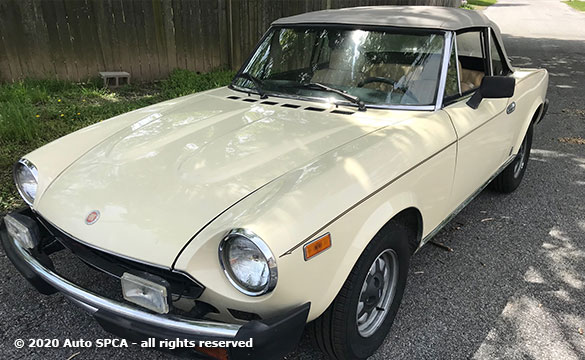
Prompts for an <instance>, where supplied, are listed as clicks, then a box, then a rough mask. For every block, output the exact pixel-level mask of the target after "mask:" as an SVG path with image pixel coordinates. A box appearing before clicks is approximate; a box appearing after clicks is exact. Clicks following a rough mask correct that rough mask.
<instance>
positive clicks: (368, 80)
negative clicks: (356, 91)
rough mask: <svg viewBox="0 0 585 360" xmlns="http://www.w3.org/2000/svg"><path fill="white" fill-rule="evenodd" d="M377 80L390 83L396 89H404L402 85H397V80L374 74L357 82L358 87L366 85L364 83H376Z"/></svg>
mask: <svg viewBox="0 0 585 360" xmlns="http://www.w3.org/2000/svg"><path fill="white" fill-rule="evenodd" d="M375 82H381V83H385V84H389V85H392V87H393V88H394V89H395V90H402V89H401V88H400V87H396V83H397V81H396V80H392V79H390V78H386V77H380V76H374V77H369V78H366V79H364V80H362V81H360V82H359V83H358V84H357V87H360V88H361V87H364V85H366V84H370V83H375Z"/></svg>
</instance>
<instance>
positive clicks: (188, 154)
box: [2, 7, 548, 359]
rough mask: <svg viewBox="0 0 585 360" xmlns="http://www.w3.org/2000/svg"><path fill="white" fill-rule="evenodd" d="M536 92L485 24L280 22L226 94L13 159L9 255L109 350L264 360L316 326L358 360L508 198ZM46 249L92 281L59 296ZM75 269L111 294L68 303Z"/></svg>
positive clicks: (466, 18)
mask: <svg viewBox="0 0 585 360" xmlns="http://www.w3.org/2000/svg"><path fill="white" fill-rule="evenodd" d="M547 83H548V75H547V72H546V71H545V70H537V69H519V68H513V67H512V66H511V65H510V63H509V61H508V57H507V56H506V52H505V50H504V48H503V45H502V41H501V38H500V35H499V31H498V28H497V26H495V25H494V24H493V23H491V22H490V21H488V20H487V19H486V18H485V17H484V16H483V15H482V14H481V13H478V12H471V11H464V10H458V9H446V8H419V7H417V8H409V7H404V8H403V7H380V8H377V7H370V8H353V9H343V10H328V11H320V12H314V13H308V14H303V15H298V16H292V17H288V18H284V19H280V20H277V21H275V22H274V23H273V24H272V26H271V28H270V30H269V31H268V32H267V33H266V35H265V36H264V37H263V38H262V40H261V41H260V43H259V45H258V46H257V48H256V49H255V50H254V52H253V54H252V55H251V56H250V58H249V60H248V61H247V62H246V64H245V65H244V66H243V67H242V68H241V70H240V71H239V72H238V73H237V75H236V76H235V78H234V81H233V83H232V84H231V85H230V86H228V87H224V88H220V89H216V90H211V91H207V92H204V93H200V94H195V95H189V96H185V97H182V98H178V99H174V100H170V101H166V102H163V103H160V104H156V105H152V106H149V107H147V108H144V109H140V110H136V111H133V112H130V113H127V114H124V115H121V116H117V117H115V118H112V119H110V120H107V121H104V122H102V123H99V124H96V125H93V126H90V127H88V128H85V129H82V130H80V131H78V132H76V133H73V134H71V135H68V136H65V137H64V138H62V139H59V140H57V141H55V142H53V143H51V144H49V145H46V146H44V147H42V148H40V149H38V150H36V151H33V152H32V153H30V154H27V155H26V156H24V157H23V158H22V160H21V161H19V162H18V164H17V165H16V168H15V179H16V185H17V187H18V189H19V191H20V193H21V195H22V197H23V198H24V200H25V201H26V202H27V203H28V204H29V205H30V208H29V209H26V210H23V211H20V212H16V213H12V214H9V215H7V216H6V217H5V219H4V223H5V230H3V235H2V243H3V245H4V247H5V249H6V253H7V255H8V257H9V258H10V259H11V260H12V262H13V263H14V265H15V266H16V267H17V268H18V270H20V272H22V274H23V275H24V276H25V277H26V278H27V279H28V280H29V281H30V282H31V283H32V284H33V285H34V286H35V287H36V288H37V289H38V290H39V291H40V292H42V293H45V294H50V293H54V292H61V293H62V294H63V295H65V296H66V297H68V298H70V299H71V300H72V301H73V302H74V303H76V304H78V305H80V306H81V307H83V308H84V309H86V310H88V311H89V312H91V313H93V314H94V316H95V317H96V319H97V320H98V321H99V322H100V324H102V325H103V326H104V327H105V328H106V329H107V330H109V331H111V332H113V333H115V334H118V335H120V336H135V335H136V336H146V337H149V336H152V337H157V338H171V339H175V338H179V339H190V340H193V341H196V340H202V339H215V340H218V339H220V340H221V339H223V340H249V339H250V338H252V339H253V344H254V347H253V348H245V347H244V348H242V347H230V348H229V349H227V350H225V351H220V352H217V351H216V352H214V354H215V355H218V354H219V355H220V356H223V357H226V356H230V357H232V358H241V357H246V356H247V357H253V358H256V359H264V358H276V357H281V356H283V355H284V354H286V353H287V352H289V351H290V350H291V349H292V348H294V346H295V344H296V343H297V342H298V340H299V338H300V335H301V333H302V331H303V329H304V328H305V325H306V324H307V323H309V324H308V326H307V328H308V330H309V331H310V332H311V334H312V336H314V338H315V340H316V343H317V344H318V345H319V346H320V348H321V349H322V351H324V352H325V353H326V354H328V355H329V356H330V357H332V358H340V359H356V358H357V359H361V358H365V357H367V356H369V355H371V354H372V353H373V352H374V351H375V350H376V349H377V348H378V347H379V346H380V344H381V343H382V341H383V340H384V337H385V336H386V334H387V332H388V330H389V329H390V326H391V325H392V322H393V320H394V317H395V315H396V312H397V310H398V307H399V305H400V301H401V298H402V294H403V291H404V288H405V285H406V276H407V270H408V264H409V258H410V256H411V255H412V254H413V252H414V251H415V250H417V249H418V248H419V247H420V246H422V245H423V244H424V243H425V242H426V241H427V240H428V239H429V238H431V237H432V236H433V235H434V234H435V233H436V232H437V231H438V230H439V229H440V228H441V227H442V226H443V225H444V224H445V223H446V222H447V221H449V219H451V218H452V217H453V216H454V214H456V213H457V212H458V211H459V210H461V208H462V207H463V206H465V204H467V203H468V202H469V201H470V200H471V199H472V198H473V197H474V196H475V195H476V194H478V193H479V192H480V191H481V190H482V189H483V188H484V187H485V186H486V185H488V184H490V183H491V185H492V187H493V188H494V189H495V190H497V191H501V192H511V191H513V190H514V189H515V188H516V187H518V185H519V184H520V181H521V180H522V177H523V175H524V172H525V170H526V165H527V161H528V156H529V153H530V146H531V141H532V133H533V127H534V124H535V123H537V122H538V121H540V119H541V118H542V116H543V114H544V113H545V111H546V108H547V101H546V88H547ZM58 251H63V252H64V253H65V254H68V255H69V256H71V257H73V258H78V259H81V260H82V261H83V263H85V264H83V263H81V262H80V265H79V266H80V268H79V269H75V271H71V269H70V267H71V266H72V265H70V264H71V262H73V260H72V261H71V262H68V263H67V264H69V265H68V267H69V268H68V269H67V268H66V269H64V270H69V271H67V272H68V273H69V274H71V273H73V275H69V277H67V278H66V276H65V275H64V274H63V271H62V270H63V269H62V268H60V267H59V264H57V263H54V262H53V261H52V260H51V254H53V253H55V252H58ZM61 257H62V256H59V258H61ZM86 264H87V265H89V267H87V266H86ZM86 268H87V269H92V271H93V272H95V276H96V277H97V276H105V278H106V279H104V280H103V281H104V282H106V280H109V281H110V282H111V286H112V289H111V291H112V293H113V295H105V294H103V293H100V292H98V291H97V290H95V289H93V288H92V286H91V285H92V284H93V283H90V284H85V285H84V286H81V285H79V282H78V281H76V279H75V276H74V275H75V274H76V273H80V272H86V270H85V269H86ZM88 271H89V270H88ZM100 284H102V283H101V282H100ZM108 290H110V289H108ZM80 335H82V334H80ZM198 351H202V352H206V351H208V350H207V349H203V348H201V349H198Z"/></svg>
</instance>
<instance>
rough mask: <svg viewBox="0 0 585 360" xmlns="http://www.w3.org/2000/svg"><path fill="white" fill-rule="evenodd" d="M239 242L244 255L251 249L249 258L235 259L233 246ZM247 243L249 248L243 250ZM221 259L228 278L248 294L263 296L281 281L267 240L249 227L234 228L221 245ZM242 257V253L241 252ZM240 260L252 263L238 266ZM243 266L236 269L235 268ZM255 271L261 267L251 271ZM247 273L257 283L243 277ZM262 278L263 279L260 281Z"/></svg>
mask: <svg viewBox="0 0 585 360" xmlns="http://www.w3.org/2000/svg"><path fill="white" fill-rule="evenodd" d="M236 242H239V246H240V248H239V249H236V250H237V251H239V252H240V253H241V254H245V251H247V252H248V256H247V257H248V258H247V259H241V258H239V257H237V258H235V259H234V257H233V256H230V255H231V252H232V249H231V247H232V246H233V245H234V243H236ZM244 244H245V245H246V246H247V249H242V248H241V247H242V245H244ZM218 253H219V262H220V264H221V267H222V269H223V271H224V273H225V275H226V277H227V279H228V280H229V282H230V283H231V284H232V285H233V286H234V287H235V288H236V289H238V290H239V291H240V292H242V293H243V294H246V295H248V296H260V295H264V294H267V293H269V292H271V291H272V290H274V288H275V287H276V283H277V281H278V270H277V266H276V258H275V257H274V255H273V254H272V251H270V248H269V247H268V245H266V243H265V242H264V241H263V240H262V239H261V238H260V237H259V236H258V235H256V234H254V233H253V232H252V231H249V230H246V229H233V230H231V231H230V232H229V233H228V234H227V235H226V236H225V237H224V238H223V240H222V241H221V242H220V244H219V249H218ZM240 257H241V255H240ZM237 261H240V262H242V261H247V262H248V265H249V266H239V265H240V264H238V263H237ZM235 266H239V267H243V268H244V270H250V271H242V269H237V270H235V271H234V267H235ZM253 270H260V271H261V272H260V273H258V272H256V273H252V271H253ZM246 275H247V276H248V280H252V282H254V283H255V284H250V283H249V282H246V279H243V276H246ZM260 280H261V282H260Z"/></svg>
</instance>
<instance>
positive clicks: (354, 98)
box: [299, 82, 366, 111]
mask: <svg viewBox="0 0 585 360" xmlns="http://www.w3.org/2000/svg"><path fill="white" fill-rule="evenodd" d="M299 86H300V87H303V88H308V89H317V90H323V91H328V92H332V93H334V94H337V95H339V96H341V97H342V98H344V99H345V100H348V101H350V102H352V103H354V104H356V105H357V107H358V110H359V111H366V104H364V102H363V101H361V100H360V98H359V97H357V96H354V95H350V94H348V93H347V92H346V91H343V90H339V89H336V88H332V87H329V86H327V85H323V84H321V83H316V82H313V83H307V84H299Z"/></svg>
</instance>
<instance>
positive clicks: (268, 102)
mask: <svg viewBox="0 0 585 360" xmlns="http://www.w3.org/2000/svg"><path fill="white" fill-rule="evenodd" d="M260 104H264V105H278V103H277V102H276V101H270V100H266V101H262V102H261V103H260Z"/></svg>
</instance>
